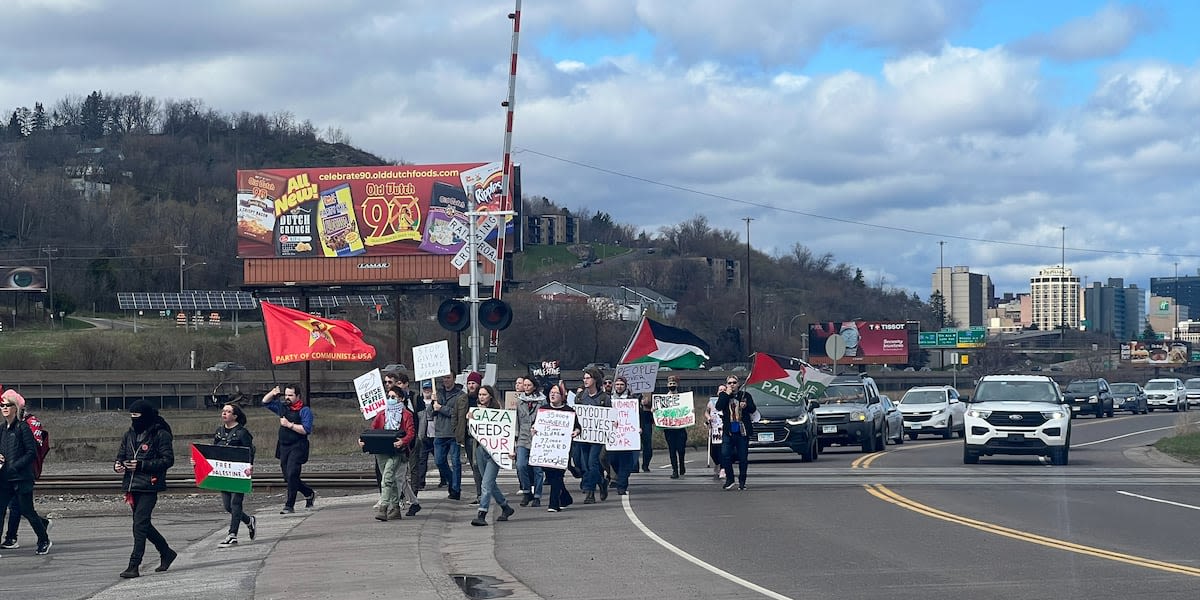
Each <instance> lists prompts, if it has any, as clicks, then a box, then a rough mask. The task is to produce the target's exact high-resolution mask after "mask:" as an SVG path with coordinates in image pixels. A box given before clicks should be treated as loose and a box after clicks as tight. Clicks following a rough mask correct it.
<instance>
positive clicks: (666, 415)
mask: <svg viewBox="0 0 1200 600" xmlns="http://www.w3.org/2000/svg"><path fill="white" fill-rule="evenodd" d="M651 400H652V403H653V406H654V424H655V425H658V426H659V427H662V428H663V429H684V428H687V427H691V426H692V425H695V424H696V406H695V404H693V402H692V393H691V392H684V393H682V394H654V396H652V397H651Z"/></svg>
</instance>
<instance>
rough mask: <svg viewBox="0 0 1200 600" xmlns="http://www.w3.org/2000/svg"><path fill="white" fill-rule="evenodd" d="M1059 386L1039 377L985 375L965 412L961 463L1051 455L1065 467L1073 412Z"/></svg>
mask: <svg viewBox="0 0 1200 600" xmlns="http://www.w3.org/2000/svg"><path fill="white" fill-rule="evenodd" d="M1063 402H1065V400H1064V399H1063V395H1062V392H1060V391H1059V389H1058V384H1057V383H1055V382H1054V380H1053V379H1050V378H1049V377H1044V376H1041V375H989V376H987V377H984V378H982V379H980V380H979V384H978V385H976V386H975V393H974V395H973V397H972V398H971V399H970V406H969V407H968V408H967V412H966V419H965V425H966V438H965V439H964V440H963V463H965V464H968V465H973V464H975V463H978V462H979V457H980V456H985V455H987V456H990V455H993V454H1023V455H1036V456H1049V457H1050V462H1051V464H1055V465H1065V464H1067V460H1068V455H1069V453H1070V450H1071V410H1070V409H1069V408H1068V407H1066V406H1064V405H1063Z"/></svg>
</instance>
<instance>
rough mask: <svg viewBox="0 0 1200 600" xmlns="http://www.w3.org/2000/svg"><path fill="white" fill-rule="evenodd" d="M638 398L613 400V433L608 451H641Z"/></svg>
mask: <svg viewBox="0 0 1200 600" xmlns="http://www.w3.org/2000/svg"><path fill="white" fill-rule="evenodd" d="M639 402H640V401H639V400H638V399H637V398H613V401H612V405H613V407H612V413H613V432H612V435H611V436H610V437H609V438H608V443H607V444H605V448H607V449H608V450H610V451H611V450H641V449H642V435H641V434H642V428H641V423H640V422H639V420H638V404H639Z"/></svg>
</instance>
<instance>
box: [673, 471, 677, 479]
mask: <svg viewBox="0 0 1200 600" xmlns="http://www.w3.org/2000/svg"><path fill="white" fill-rule="evenodd" d="M671 479H679V471H671Z"/></svg>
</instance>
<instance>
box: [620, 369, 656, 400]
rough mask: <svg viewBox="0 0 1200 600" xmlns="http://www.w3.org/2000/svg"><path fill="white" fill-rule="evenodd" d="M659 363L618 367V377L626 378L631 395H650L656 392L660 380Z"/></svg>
mask: <svg viewBox="0 0 1200 600" xmlns="http://www.w3.org/2000/svg"><path fill="white" fill-rule="evenodd" d="M658 365H659V363H657V362H644V363H630V364H626V365H617V375H616V376H617V377H624V378H625V383H626V384H627V386H628V389H629V393H630V394H649V393H651V392H653V391H654V381H655V380H656V379H658Z"/></svg>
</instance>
